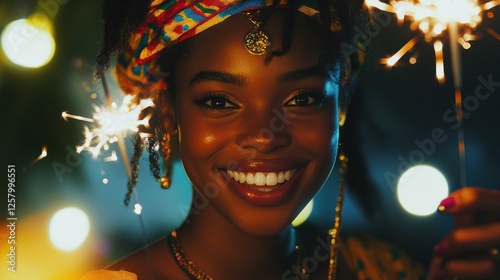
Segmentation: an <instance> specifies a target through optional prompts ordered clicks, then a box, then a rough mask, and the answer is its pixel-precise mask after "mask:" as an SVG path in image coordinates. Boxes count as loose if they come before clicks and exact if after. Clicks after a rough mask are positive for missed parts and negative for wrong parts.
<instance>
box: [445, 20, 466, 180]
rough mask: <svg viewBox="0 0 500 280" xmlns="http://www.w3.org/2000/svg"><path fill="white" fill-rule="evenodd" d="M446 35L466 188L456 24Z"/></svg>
mask: <svg viewBox="0 0 500 280" xmlns="http://www.w3.org/2000/svg"><path fill="white" fill-rule="evenodd" d="M448 33H449V36H450V52H451V65H452V72H453V85H454V87H455V112H456V117H457V122H458V124H459V127H458V131H457V136H458V155H459V162H460V186H461V187H465V186H467V170H466V162H465V140H464V126H463V111H462V62H461V59H460V48H459V43H458V37H459V36H458V23H457V22H456V21H452V22H450V23H449V24H448Z"/></svg>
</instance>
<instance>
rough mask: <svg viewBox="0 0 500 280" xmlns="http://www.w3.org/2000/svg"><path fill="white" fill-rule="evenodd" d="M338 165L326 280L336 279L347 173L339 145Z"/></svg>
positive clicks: (344, 158)
mask: <svg viewBox="0 0 500 280" xmlns="http://www.w3.org/2000/svg"><path fill="white" fill-rule="evenodd" d="M337 159H338V164H339V174H340V181H339V196H338V197H337V206H336V207H335V218H334V221H333V227H332V228H331V229H330V230H329V231H328V235H330V259H329V263H328V280H334V279H336V275H337V263H338V255H339V253H338V248H339V246H340V240H339V236H340V221H341V215H342V205H343V202H344V188H345V182H344V176H345V173H346V171H347V163H348V161H349V159H348V158H347V156H346V155H345V153H344V151H343V149H342V144H340V143H339V151H338V157H337Z"/></svg>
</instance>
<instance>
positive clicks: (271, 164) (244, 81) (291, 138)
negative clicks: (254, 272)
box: [175, 11, 338, 236]
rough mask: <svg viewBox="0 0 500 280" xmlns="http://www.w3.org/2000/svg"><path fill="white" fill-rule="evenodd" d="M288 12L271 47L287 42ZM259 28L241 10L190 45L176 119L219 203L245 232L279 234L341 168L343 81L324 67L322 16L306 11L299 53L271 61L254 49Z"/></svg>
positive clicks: (272, 27) (200, 180) (270, 29)
mask: <svg viewBox="0 0 500 280" xmlns="http://www.w3.org/2000/svg"><path fill="white" fill-rule="evenodd" d="M284 15H285V12H284V11H278V12H275V13H274V14H273V15H272V17H271V18H270V19H269V21H268V22H267V23H266V25H265V27H264V30H265V31H266V33H268V35H269V37H270V39H271V41H272V45H271V47H270V50H268V52H267V53H269V52H270V51H273V50H276V49H279V48H280V47H281V38H282V30H283V20H284ZM287 24H288V23H287ZM252 28H254V25H253V24H252V23H251V22H250V21H249V20H248V19H247V18H246V17H245V16H243V15H237V16H233V17H231V18H229V19H227V20H226V21H224V22H223V23H220V24H218V25H216V26H214V27H212V28H210V29H208V30H206V31H204V32H202V33H200V34H198V35H196V36H194V37H192V38H190V39H188V40H186V41H185V43H186V44H187V46H188V49H189V55H188V57H187V59H186V60H183V61H181V62H179V64H178V65H177V68H176V72H175V83H176V88H175V91H176V93H175V94H176V105H175V106H176V119H177V125H178V131H179V137H180V139H179V141H180V155H181V159H182V162H183V165H184V168H185V170H186V172H187V175H188V177H189V178H190V180H191V182H192V184H193V185H194V186H195V188H196V189H197V190H198V192H200V193H201V194H203V195H204V196H205V197H206V198H207V199H208V200H209V201H210V206H209V207H211V208H213V209H214V210H215V211H216V212H217V213H218V214H220V215H221V216H222V217H224V218H225V219H227V220H228V221H229V222H231V223H232V224H234V225H236V226H237V227H238V228H240V229H242V230H244V231H245V232H248V233H252V234H257V235H266V236H272V235H276V234H278V233H279V232H281V231H282V230H283V229H284V228H286V227H287V226H288V225H289V224H290V223H291V221H292V220H293V218H294V217H295V216H296V215H297V213H298V212H299V211H300V210H301V209H302V208H303V207H304V206H305V204H307V202H308V201H309V200H310V199H311V198H312V197H313V196H314V194H315V193H316V192H317V191H318V190H319V188H320V187H321V186H322V184H323V183H324V181H325V180H326V178H327V177H328V175H329V173H330V172H331V170H332V166H333V164H334V161H335V157H336V151H337V144H338V117H337V109H338V108H337V100H338V87H337V84H336V83H334V81H333V79H332V77H331V76H330V75H329V74H327V73H326V72H325V71H324V70H323V69H322V68H321V67H320V65H319V61H320V57H321V54H322V52H323V43H322V40H321V36H322V35H321V32H320V31H319V25H318V24H317V23H316V22H315V21H314V20H313V19H311V18H309V17H307V16H305V15H302V14H300V13H297V17H296V23H295V27H294V35H293V39H292V45H291V48H290V50H289V51H288V52H287V53H286V54H285V55H283V56H279V57H273V58H272V60H271V61H270V62H269V63H265V59H266V55H261V56H258V55H252V54H250V53H249V52H248V51H247V50H246V49H245V47H244V44H243V38H244V36H245V35H246V33H247V32H249V31H250V30H251V29H252ZM198 210H199V211H203V209H198Z"/></svg>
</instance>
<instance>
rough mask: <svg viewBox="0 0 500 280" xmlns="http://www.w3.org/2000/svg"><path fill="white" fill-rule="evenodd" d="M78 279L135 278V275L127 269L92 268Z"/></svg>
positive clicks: (111, 279)
mask: <svg viewBox="0 0 500 280" xmlns="http://www.w3.org/2000/svg"><path fill="white" fill-rule="evenodd" d="M80 280H137V275H135V274H134V273H131V272H128V271H111V270H93V271H90V272H89V273H87V274H85V276H83V277H82V278H80Z"/></svg>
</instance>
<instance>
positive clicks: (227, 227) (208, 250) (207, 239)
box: [177, 205, 295, 280]
mask: <svg viewBox="0 0 500 280" xmlns="http://www.w3.org/2000/svg"><path fill="white" fill-rule="evenodd" d="M177 233H178V237H179V241H180V244H181V246H182V248H183V250H184V252H185V254H186V255H187V256H188V257H189V258H190V259H191V260H192V261H193V262H194V263H195V264H196V266H197V267H198V268H200V269H201V270H203V271H204V272H205V273H206V274H208V275H210V276H212V277H213V278H214V279H217V280H223V279H281V276H282V273H284V272H285V271H286V270H288V269H290V267H291V266H292V265H293V264H295V263H294V260H295V258H294V247H295V233H294V230H293V228H292V227H291V226H290V227H288V228H287V229H285V230H284V231H283V232H282V233H280V234H279V235H278V236H274V237H265V236H264V237H263V236H255V235H251V234H248V233H246V232H243V231H242V230H240V229H239V228H237V227H236V226H235V225H233V224H232V223H230V222H229V221H228V220H227V219H226V218H224V217H222V216H221V215H220V214H219V213H218V212H217V211H216V210H215V209H214V208H212V207H211V206H210V205H208V206H207V207H206V208H204V209H203V210H200V211H199V212H197V213H196V214H192V215H190V216H189V217H188V219H187V220H186V222H185V223H184V224H183V225H182V226H181V227H180V228H179V229H178V230H177Z"/></svg>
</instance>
